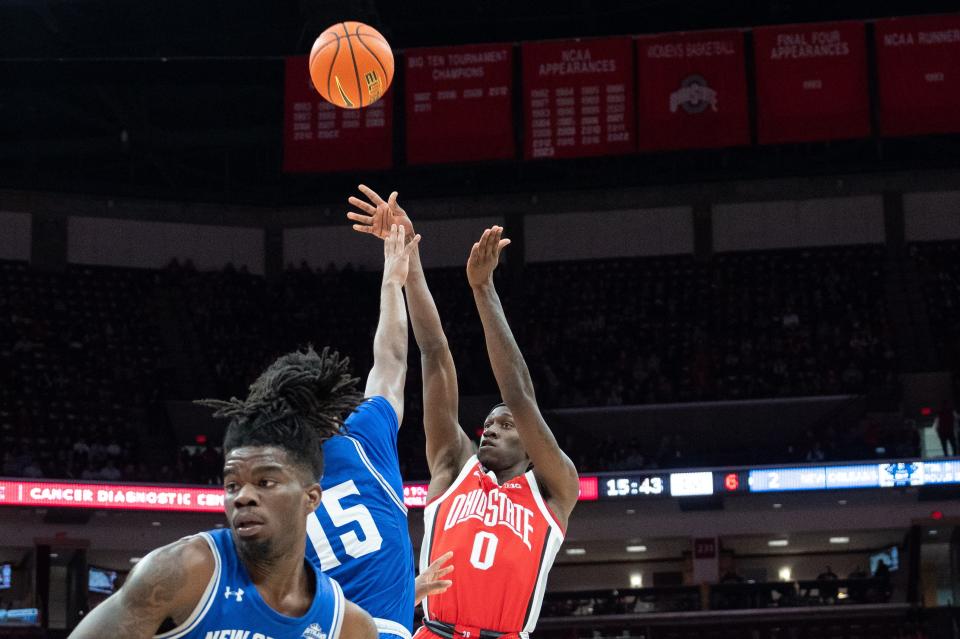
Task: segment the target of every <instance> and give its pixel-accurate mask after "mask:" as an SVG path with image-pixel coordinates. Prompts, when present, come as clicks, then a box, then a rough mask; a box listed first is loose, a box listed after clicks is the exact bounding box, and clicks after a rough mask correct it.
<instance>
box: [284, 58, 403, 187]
mask: <svg viewBox="0 0 960 639" xmlns="http://www.w3.org/2000/svg"><path fill="white" fill-rule="evenodd" d="M392 95H393V92H392V91H389V90H388V91H387V93H386V95H384V96H383V98H381V99H380V101H379V102H376V103H374V104H373V105H371V106H368V107H366V108H363V109H339V108H337V107H335V106H333V105H332V104H330V103H329V102H327V101H326V100H324V99H323V98H321V97H320V94H319V93H317V90H316V89H314V88H313V83H311V82H310V72H309V69H308V68H307V57H306V56H299V57H291V58H287V60H286V76H285V93H284V109H283V170H284V171H287V172H292V173H296V172H310V171H348V170H355V169H360V170H364V169H388V168H390V167H391V166H392V165H393V133H392V130H391V119H392V115H393V109H392V107H391V104H392Z"/></svg>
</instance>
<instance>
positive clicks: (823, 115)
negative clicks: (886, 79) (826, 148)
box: [753, 22, 870, 144]
mask: <svg viewBox="0 0 960 639" xmlns="http://www.w3.org/2000/svg"><path fill="white" fill-rule="evenodd" d="M753 37H754V58H755V61H756V70H757V135H758V138H759V142H760V143H761V144H777V143H782V142H807V141H812V140H831V139H842V138H859V137H867V136H868V135H869V134H870V102H869V97H868V92H867V52H866V41H865V28H864V24H863V23H862V22H822V23H817V24H804V25H801V24H796V25H786V26H775V27H761V28H757V29H754V32H753Z"/></svg>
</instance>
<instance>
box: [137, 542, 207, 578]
mask: <svg viewBox="0 0 960 639" xmlns="http://www.w3.org/2000/svg"><path fill="white" fill-rule="evenodd" d="M207 539H208V536H207V535H206V534H205V533H197V534H195V535H187V536H186V537H181V538H180V539H178V540H176V541H174V542H172V543H169V544H167V545H166V546H160V547H159V548H157V549H156V550H153V551H152V552H150V553H149V554H148V555H147V556H146V557H144V558H143V560H142V562H141V563H143V564H144V566H145V567H151V568H154V569H156V568H159V567H160V566H161V565H163V566H166V565H167V564H176V565H178V566H179V567H180V568H181V570H182V571H183V572H184V576H187V577H193V576H202V575H206V576H207V577H209V576H210V575H212V574H213V570H214V569H215V568H216V564H217V560H216V558H215V557H214V551H213V548H211V546H210V542H209V541H207Z"/></svg>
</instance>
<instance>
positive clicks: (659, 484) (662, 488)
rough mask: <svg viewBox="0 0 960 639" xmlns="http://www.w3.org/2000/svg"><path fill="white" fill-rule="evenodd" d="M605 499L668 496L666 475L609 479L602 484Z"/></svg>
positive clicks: (626, 476) (602, 481)
mask: <svg viewBox="0 0 960 639" xmlns="http://www.w3.org/2000/svg"><path fill="white" fill-rule="evenodd" d="M600 484H601V486H602V487H603V488H602V491H603V492H602V495H603V497H610V498H617V497H642V496H657V495H663V494H667V493H666V490H667V478H666V476H665V475H625V476H623V477H608V478H605V479H601V482H600Z"/></svg>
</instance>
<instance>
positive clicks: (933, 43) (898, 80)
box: [876, 15, 960, 135]
mask: <svg viewBox="0 0 960 639" xmlns="http://www.w3.org/2000/svg"><path fill="white" fill-rule="evenodd" d="M876 42H877V67H878V73H879V76H880V132H881V133H882V134H883V135H917V134H921V133H952V132H957V131H960V16H956V15H950V16H917V17H913V18H893V19H890V20H878V21H877V23H876Z"/></svg>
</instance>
